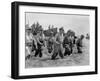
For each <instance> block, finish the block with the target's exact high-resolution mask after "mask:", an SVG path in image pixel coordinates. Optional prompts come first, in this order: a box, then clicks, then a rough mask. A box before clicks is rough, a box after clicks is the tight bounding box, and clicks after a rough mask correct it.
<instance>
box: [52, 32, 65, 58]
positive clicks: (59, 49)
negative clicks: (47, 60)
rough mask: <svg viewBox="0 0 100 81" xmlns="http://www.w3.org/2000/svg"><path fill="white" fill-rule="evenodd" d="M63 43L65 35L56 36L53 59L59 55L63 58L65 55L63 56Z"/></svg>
mask: <svg viewBox="0 0 100 81" xmlns="http://www.w3.org/2000/svg"><path fill="white" fill-rule="evenodd" d="M62 42H63V34H62V35H60V33H58V34H57V35H56V36H55V41H54V51H53V55H52V59H55V58H56V57H57V55H58V54H59V56H60V57H61V58H63V54H62Z"/></svg>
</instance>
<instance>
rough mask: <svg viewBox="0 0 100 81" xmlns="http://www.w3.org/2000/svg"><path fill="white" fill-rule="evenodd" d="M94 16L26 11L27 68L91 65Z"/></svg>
mask: <svg viewBox="0 0 100 81" xmlns="http://www.w3.org/2000/svg"><path fill="white" fill-rule="evenodd" d="M89 22H90V18H89V15H84V14H60V13H55V14H52V13H42V12H41V13H38V12H37V13H36V12H35V13H34V12H25V68H36V67H37V68H39V67H60V66H66V67H68V66H85V65H89V56H90V53H89V48H90V23H89Z"/></svg>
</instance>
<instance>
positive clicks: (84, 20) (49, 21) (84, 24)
mask: <svg viewBox="0 0 100 81" xmlns="http://www.w3.org/2000/svg"><path fill="white" fill-rule="evenodd" d="M25 17H26V20H25V21H26V24H29V26H31V25H32V24H33V23H37V22H39V24H40V25H42V27H43V29H48V26H49V25H54V27H57V28H58V29H59V28H60V27H63V28H64V30H65V32H67V31H68V30H69V29H71V30H73V31H75V33H76V35H80V34H84V35H86V34H87V33H89V28H90V27H89V15H75V14H48V13H34V12H33V13H29V12H27V13H25Z"/></svg>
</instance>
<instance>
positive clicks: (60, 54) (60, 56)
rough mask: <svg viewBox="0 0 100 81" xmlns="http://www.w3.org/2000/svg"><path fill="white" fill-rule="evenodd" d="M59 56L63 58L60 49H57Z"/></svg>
mask: <svg viewBox="0 0 100 81" xmlns="http://www.w3.org/2000/svg"><path fill="white" fill-rule="evenodd" d="M59 56H60V57H61V58H63V54H62V51H61V49H59Z"/></svg>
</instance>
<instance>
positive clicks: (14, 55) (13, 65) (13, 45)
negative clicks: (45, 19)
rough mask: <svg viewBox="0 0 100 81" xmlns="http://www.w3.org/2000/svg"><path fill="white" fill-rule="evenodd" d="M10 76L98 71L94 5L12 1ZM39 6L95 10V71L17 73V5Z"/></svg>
mask: <svg viewBox="0 0 100 81" xmlns="http://www.w3.org/2000/svg"><path fill="white" fill-rule="evenodd" d="M11 5H12V6H11V15H12V16H11V20H12V21H11V25H12V28H11V78H13V79H26V78H43V77H58V76H72V75H88V74H97V73H98V68H97V67H98V62H97V60H98V59H97V56H98V55H97V51H98V48H97V45H98V41H97V39H98V38H97V37H98V34H97V30H98V28H97V24H98V21H97V13H98V9H97V7H96V6H81V5H65V4H63V5H62V4H49V3H31V2H12V4H11ZM20 5H23V6H40V7H52V8H53V7H56V8H74V9H89V10H95V71H89V72H76V73H59V74H43V75H26V76H20V75H19V6H20Z"/></svg>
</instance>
